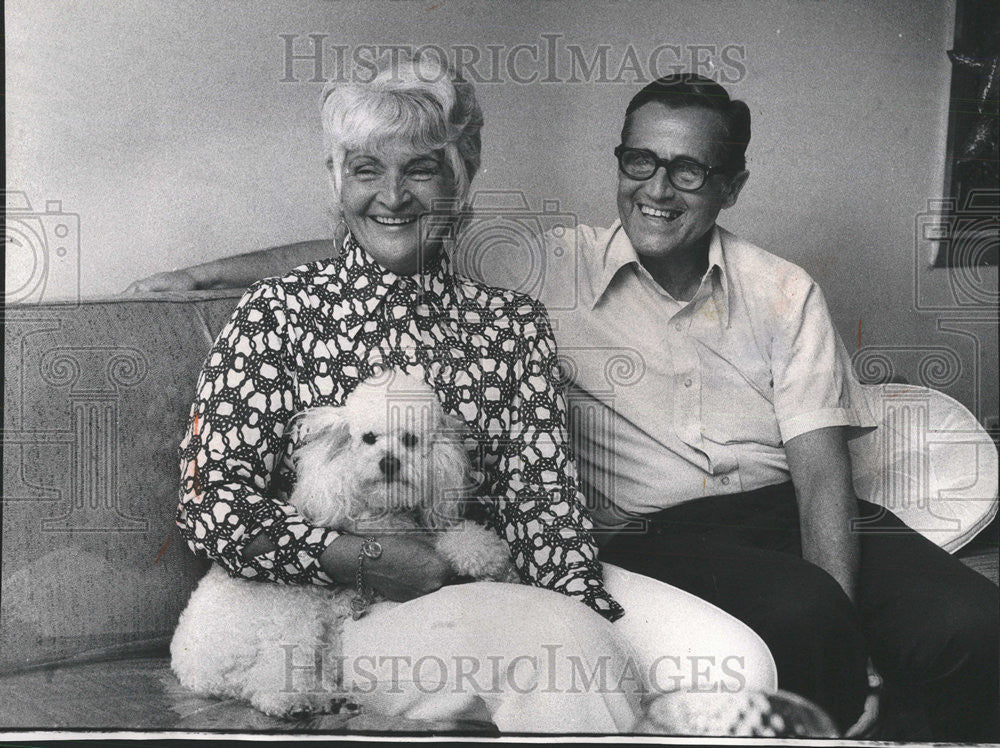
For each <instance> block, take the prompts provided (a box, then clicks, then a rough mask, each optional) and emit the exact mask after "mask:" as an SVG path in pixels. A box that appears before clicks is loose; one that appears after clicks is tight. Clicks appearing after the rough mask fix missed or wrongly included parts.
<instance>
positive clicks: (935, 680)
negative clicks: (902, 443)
mask: <svg viewBox="0 0 1000 748" xmlns="http://www.w3.org/2000/svg"><path fill="white" fill-rule="evenodd" d="M859 511H860V516H861V517H863V518H868V520H867V521H866V522H865V524H864V528H863V529H858V530H857V532H858V537H859V539H860V543H861V569H860V573H859V577H858V590H857V605H856V607H855V606H854V605H852V604H851V602H850V600H849V599H848V597H847V595H846V594H845V593H844V591H843V590H842V589H841V588H840V586H839V585H838V584H837V582H836V581H835V580H834V579H833V577H831V576H830V575H829V574H827V573H826V572H825V571H823V570H822V569H820V568H819V567H818V566H815V565H814V564H812V563H809V562H807V561H804V560H803V559H802V546H801V538H800V534H799V518H798V507H797V504H796V501H795V491H794V489H793V488H792V484H791V483H785V484H781V485H777V486H768V487H767V488H764V489H759V490H757V491H749V492H746V493H741V494H730V495H725V496H707V497H703V498H699V499H694V500H692V501H688V502H685V503H683V504H680V505H678V506H675V507H671V508H670V509H665V510H663V511H661V512H658V513H656V514H654V515H650V516H649V517H648V518H647V519H649V520H650V522H649V527H648V529H647V531H646V532H644V533H622V534H620V535H617V536H615V537H614V538H613V539H612V540H611V541H610V542H609V543H608V545H607V546H605V547H604V548H603V549H602V550H601V558H602V560H604V561H608V562H610V563H613V564H617V565H618V566H621V567H624V568H626V569H629V570H631V571H634V572H638V573H640V574H645V575H647V576H651V577H654V578H656V579H659V580H662V581H664V582H667V583H668V584H672V585H674V586H675V587H679V588H681V589H683V590H687V591H688V592H691V593H692V594H695V595H697V596H699V597H701V598H703V599H705V600H707V601H709V602H711V603H713V604H714V605H716V606H718V607H720V608H722V609H723V610H725V611H727V612H728V613H730V614H732V615H733V616H735V617H736V618H739V619H740V620H741V621H743V622H744V623H746V624H747V625H748V626H750V627H751V628H752V629H753V630H754V631H756V632H757V633H758V634H759V635H760V636H761V638H763V639H764V641H765V642H766V643H767V645H768V647H769V648H770V649H771V652H772V654H773V655H774V659H775V661H776V662H777V665H778V679H779V686H780V687H781V688H783V689H786V690H789V691H794V692H796V693H799V694H801V695H803V696H805V697H807V698H809V699H812V700H813V701H815V702H816V703H817V704H819V705H820V706H822V707H823V708H825V709H826V710H827V711H828V712H829V713H830V715H831V716H832V717H833V718H834V720H836V721H837V722H838V723H839V724H840V726H841V728H842V729H843V728H846V727H847V726H849V725H850V724H852V723H853V722H854V721H855V720H856V719H857V718H858V716H860V713H861V710H862V705H863V703H864V700H865V696H866V689H867V677H866V672H865V663H866V659H867V656H868V655H870V656H871V658H872V661H873V662H874V663H875V667H876V669H877V670H878V671H879V672H880V673H881V674H882V676H883V677H884V679H885V684H886V693H887V694H893V695H894V698H896V699H899V700H900V701H901V702H906V703H910V704H914V705H916V706H917V707H919V708H920V709H921V710H922V711H923V714H924V717H925V719H926V722H927V726H928V727H929V730H930V732H931V735H932V737H933V739H935V740H948V741H997V740H1000V707H998V699H1000V695H998V669H1000V655H998V646H997V645H998V638H1000V590H998V588H997V587H996V585H994V584H993V583H992V582H990V581H989V580H988V579H986V578H985V577H983V576H982V575H980V574H978V573H977V572H975V571H973V570H972V569H969V568H968V567H966V566H965V565H964V564H963V563H962V562H960V561H958V560H957V559H955V558H953V557H952V556H950V555H949V554H948V553H947V552H945V551H943V550H941V549H940V548H938V547H937V546H936V545H934V544H933V543H932V542H930V541H929V540H927V539H926V538H924V537H923V536H922V535H920V534H918V533H916V532H914V531H912V530H910V529H909V528H907V527H906V525H904V524H903V523H902V522H901V521H900V520H899V518H897V517H896V516H895V515H894V514H892V513H891V512H888V511H886V510H884V509H882V508H881V507H878V506H875V505H874V504H870V503H868V502H866V501H861V502H859Z"/></svg>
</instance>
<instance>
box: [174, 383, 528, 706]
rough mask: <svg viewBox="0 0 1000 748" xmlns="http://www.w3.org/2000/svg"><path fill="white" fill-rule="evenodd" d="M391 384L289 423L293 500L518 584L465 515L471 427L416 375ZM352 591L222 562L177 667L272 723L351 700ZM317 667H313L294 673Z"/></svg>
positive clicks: (189, 680) (489, 539) (339, 524)
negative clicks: (431, 545)
mask: <svg viewBox="0 0 1000 748" xmlns="http://www.w3.org/2000/svg"><path fill="white" fill-rule="evenodd" d="M390 381H391V383H392V385H393V387H392V388H391V390H390V389H389V388H388V387H387V386H386V385H380V384H376V383H365V384H362V385H360V386H359V387H358V388H357V389H356V390H355V391H354V392H352V393H351V395H350V396H349V397H348V398H347V400H346V402H345V403H344V405H343V406H342V407H317V408H312V409H310V410H307V411H305V412H304V413H303V414H301V416H300V417H299V418H296V419H294V422H293V424H292V428H293V430H294V433H295V434H296V435H297V436H298V441H297V446H296V449H295V469H296V485H295V489H294V491H293V493H292V495H291V497H290V499H289V501H290V502H291V503H292V504H293V505H294V506H295V507H296V508H297V509H298V510H299V512H301V513H302V515H303V516H304V517H305V518H306V519H308V520H309V521H310V522H311V523H312V524H315V525H317V526H323V527H330V528H334V529H337V530H342V531H346V532H351V533H354V534H359V535H369V534H371V535H376V536H379V535H381V536H383V537H384V536H385V534H386V533H389V532H403V531H406V530H408V529H409V530H414V529H417V528H423V529H430V530H436V531H439V535H438V540H437V544H436V545H437V550H438V552H439V553H440V554H441V555H442V556H443V557H444V558H445V559H447V560H448V561H449V563H450V564H451V565H452V567H453V568H454V570H455V571H456V573H457V574H460V575H463V576H467V577H471V578H473V579H493V580H498V581H510V582H512V581H518V580H517V575H516V573H515V572H514V570H513V565H512V563H511V560H510V554H509V550H508V546H507V544H506V542H505V541H504V540H503V539H502V538H500V537H499V536H498V535H497V534H496V533H494V532H492V531H491V530H488V529H486V528H485V527H483V526H482V525H479V524H476V523H475V522H472V521H470V520H468V519H464V518H463V508H464V506H465V499H466V492H467V491H468V490H469V480H470V475H471V466H470V463H469V459H468V455H467V454H466V451H465V449H464V447H463V445H462V431H463V430H464V423H462V422H461V421H459V420H458V419H456V418H453V417H451V416H448V415H447V414H446V413H445V412H444V410H443V409H442V408H441V405H440V403H439V402H438V400H437V396H436V395H435V394H434V392H433V390H431V389H430V388H429V387H428V386H427V385H426V384H424V382H423V381H422V380H421V379H419V378H418V377H416V376H413V375H401V374H396V375H395V376H394V377H393V378H392V379H391V380H390ZM376 563H377V562H376ZM353 596H354V591H353V589H351V588H344V587H341V588H331V589H325V588H320V587H308V586H303V585H279V584H261V583H257V582H253V581H249V580H245V579H241V578H235V577H230V576H229V575H228V574H227V573H226V572H225V571H224V570H223V569H222V568H221V567H219V566H217V565H215V566H213V568H212V569H211V570H210V571H209V573H208V574H207V575H206V576H205V578H204V579H203V580H202V582H201V583H200V584H199V586H198V588H197V589H196V590H195V591H194V593H193V594H192V595H191V599H190V601H189V602H188V606H187V608H186V609H185V610H184V612H183V613H182V614H181V618H180V621H179V622H178V625H177V629H176V631H175V633H174V638H173V641H172V642H171V645H170V654H171V667H172V668H173V671H174V673H175V674H176V675H177V677H178V679H179V680H180V682H181V683H182V684H183V685H184V686H186V687H188V688H190V689H192V690H194V691H196V692H198V693H200V694H203V695H212V696H222V697H231V698H232V697H235V698H240V699H244V700H247V701H249V702H250V703H251V704H253V706H255V707H257V708H258V709H260V710H261V711H263V712H265V713H267V714H270V715H272V716H281V717H286V716H289V715H291V714H293V713H296V712H324V711H329V710H330V709H331V708H335V707H336V705H338V704H342V703H344V701H345V698H344V694H343V693H341V692H340V691H338V688H339V685H338V684H339V680H340V679H339V672H338V669H337V668H338V656H339V654H340V651H339V632H340V627H341V625H342V622H343V620H344V619H345V618H346V617H347V616H349V615H350V614H351V605H350V601H351V598H352V597H353ZM317 657H318V659H317V660H314V658H317ZM314 661H316V662H319V663H320V664H321V667H320V668H316V669H315V671H313V668H305V669H303V668H301V667H299V668H295V667H292V668H289V667H288V664H289V662H291V663H294V664H295V665H301V664H303V662H307V663H312V662H314ZM286 679H291V681H290V682H288V681H287V680H286ZM317 679H319V680H317ZM289 686H291V688H289Z"/></svg>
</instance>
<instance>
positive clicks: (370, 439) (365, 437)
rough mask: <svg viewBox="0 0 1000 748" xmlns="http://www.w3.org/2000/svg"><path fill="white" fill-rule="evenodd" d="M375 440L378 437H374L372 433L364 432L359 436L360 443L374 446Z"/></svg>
mask: <svg viewBox="0 0 1000 748" xmlns="http://www.w3.org/2000/svg"><path fill="white" fill-rule="evenodd" d="M376 439H378V437H377V436H375V433H374V432H373V431H366V432H365V433H363V434H362V435H361V441H363V442H364V443H365V444H374V443H375V440H376Z"/></svg>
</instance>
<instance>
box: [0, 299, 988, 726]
mask: <svg viewBox="0 0 1000 748" xmlns="http://www.w3.org/2000/svg"><path fill="white" fill-rule="evenodd" d="M239 296H240V293H239V292H237V291H199V292H190V293H184V294H156V295H149V296H146V297H128V298H108V299H88V300H85V301H80V302H65V303H44V304H25V305H20V306H18V305H15V306H10V307H6V308H5V309H4V332H5V342H4V346H5V365H4V425H3V457H4V469H3V502H2V504H0V508H2V522H3V525H2V581H0V593H2V595H0V731H9V730H20V729H60V730H65V729H71V728H87V729H91V730H93V729H106V730H117V729H128V730H137V729H138V730H155V731H163V730H168V731H173V730H218V731H237V732H247V731H257V730H262V731H263V730H267V731H300V730H308V729H310V723H308V722H302V721H300V722H283V721H280V720H274V719H270V718H267V717H265V716H264V715H262V714H259V713H257V712H255V711H254V710H253V709H250V708H249V707H246V706H244V705H242V704H238V703H234V702H231V701H230V702H226V701H218V700H210V699H200V698H198V697H194V696H193V695H191V694H189V693H187V692H185V691H184V689H182V688H180V686H179V684H177V682H176V680H175V679H174V678H173V676H172V674H171V673H170V670H169V664H168V663H169V658H168V653H167V646H168V644H169V640H170V636H171V633H172V631H173V628H174V625H175V624H176V621H177V618H178V615H179V614H180V612H181V610H182V609H183V607H184V605H185V603H186V601H187V597H188V595H189V593H190V592H191V590H192V589H193V588H194V586H195V584H196V583H197V581H198V579H199V577H200V576H201V574H203V573H204V571H205V569H206V566H205V564H204V562H202V561H201V560H199V559H197V558H195V556H194V555H193V554H192V553H191V552H190V551H189V549H188V548H187V547H186V546H185V545H184V543H183V542H182V541H181V539H180V536H179V534H178V533H177V531H176V529H175V526H174V511H175V508H176V501H177V485H178V468H177V459H176V448H177V444H178V442H179V440H180V438H181V435H182V431H183V428H184V426H185V417H186V414H187V412H188V407H189V405H190V402H191V399H192V396H193V393H194V385H195V379H196V377H197V374H198V371H199V369H200V367H201V364H202V361H203V359H204V357H205V355H206V353H207V351H208V348H209V346H210V345H211V343H212V341H213V340H214V338H215V336H216V335H217V333H218V332H219V330H220V329H221V328H222V326H223V325H224V324H225V322H226V320H227V319H228V318H229V316H230V314H231V312H232V310H233V308H234V306H235V304H236V302H237V301H238V298H239ZM994 457H995V455H994ZM994 482H995V477H994ZM993 495H994V497H995V493H994V494H993ZM992 528H993V529H992V530H989V531H988V532H987V534H986V535H987V537H988V540H987V542H986V544H985V545H980V546H977V545H976V542H973V543H971V544H969V545H967V546H966V548H965V549H963V551H962V552H963V553H965V554H966V557H967V558H968V559H970V563H973V565H977V564H978V566H977V568H980V569H981V570H982V571H984V573H987V574H988V575H991V576H993V578H994V581H996V576H995V575H996V544H995V540H994V539H993V534H995V522H994V524H993V525H992ZM977 529H978V528H977ZM968 540H969V538H965V539H964V542H968ZM984 559H985V560H984ZM325 726H326V728H327V729H333V730H335V731H341V732H349V733H358V732H362V733H381V732H394V733H398V732H400V731H402V732H409V733H421V734H423V733H440V732H451V733H454V732H469V733H473V734H483V733H486V734H489V733H490V732H491V730H492V726H490V725H484V724H482V723H458V722H451V723H442V722H412V721H406V720H389V719H384V718H377V717H374V716H372V715H366V714H350V715H347V714H345V715H344V716H343V718H342V720H341V721H340V722H339V723H331V722H330V721H329V720H328V721H327V722H326V725H325Z"/></svg>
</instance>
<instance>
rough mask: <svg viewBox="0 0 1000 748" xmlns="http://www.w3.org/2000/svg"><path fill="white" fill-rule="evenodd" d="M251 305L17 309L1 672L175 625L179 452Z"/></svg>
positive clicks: (154, 302) (9, 356)
mask: <svg viewBox="0 0 1000 748" xmlns="http://www.w3.org/2000/svg"><path fill="white" fill-rule="evenodd" d="M239 295H240V292H239V291H227V292H225V293H219V292H215V293H206V292H200V293H191V294H184V295H170V296H167V295H160V296H158V297H157V298H156V299H136V298H127V299H124V298H118V299H108V300H91V301H85V302H81V303H78V304H42V305H24V306H13V307H6V308H5V309H4V333H5V351H4V352H5V356H6V359H5V365H4V425H3V442H4V444H3V449H4V471H3V497H4V500H3V502H2V506H0V511H2V524H3V530H2V532H3V538H2V540H3V543H2V548H3V556H2V578H0V672H3V671H4V670H9V669H11V668H16V667H21V666H24V665H26V664H30V663H36V662H44V661H48V660H50V659H52V658H59V657H63V656H67V655H73V654H78V653H80V652H85V651H88V650H92V649H95V648H106V647H110V646H115V645H119V644H124V643H129V642H136V641H147V640H152V639H156V638H158V637H161V636H163V635H165V634H169V632H171V631H172V630H173V627H174V625H175V624H176V622H177V617H178V615H179V614H180V611H181V609H182V608H183V606H184V604H185V603H186V601H187V597H188V594H189V593H190V590H191V589H192V588H193V586H194V584H195V582H196V581H197V579H198V577H199V576H200V574H201V573H202V571H203V570H204V568H205V567H204V564H202V563H200V562H199V560H198V559H196V558H195V557H194V555H193V554H192V553H191V552H190V550H189V549H188V548H186V547H185V546H184V544H183V543H182V542H181V540H180V537H179V535H178V534H177V532H176V530H175V527H174V522H173V519H174V512H175V510H176V506H177V487H178V483H179V475H178V466H177V445H178V442H179V441H180V437H181V434H182V430H183V428H184V425H185V419H186V414H187V412H188V409H189V407H190V403H191V401H192V399H193V396H194V385H195V379H196V377H197V376H198V372H199V370H200V369H201V365H202V362H203V360H204V357H205V355H206V353H207V351H208V349H209V347H210V345H211V343H212V341H213V340H214V338H215V336H216V334H217V333H218V331H219V330H220V329H221V328H222V326H223V325H224V324H225V322H226V320H227V319H228V318H229V316H230V314H231V313H232V310H233V308H234V307H235V305H236V302H237V300H238V297H239Z"/></svg>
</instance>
